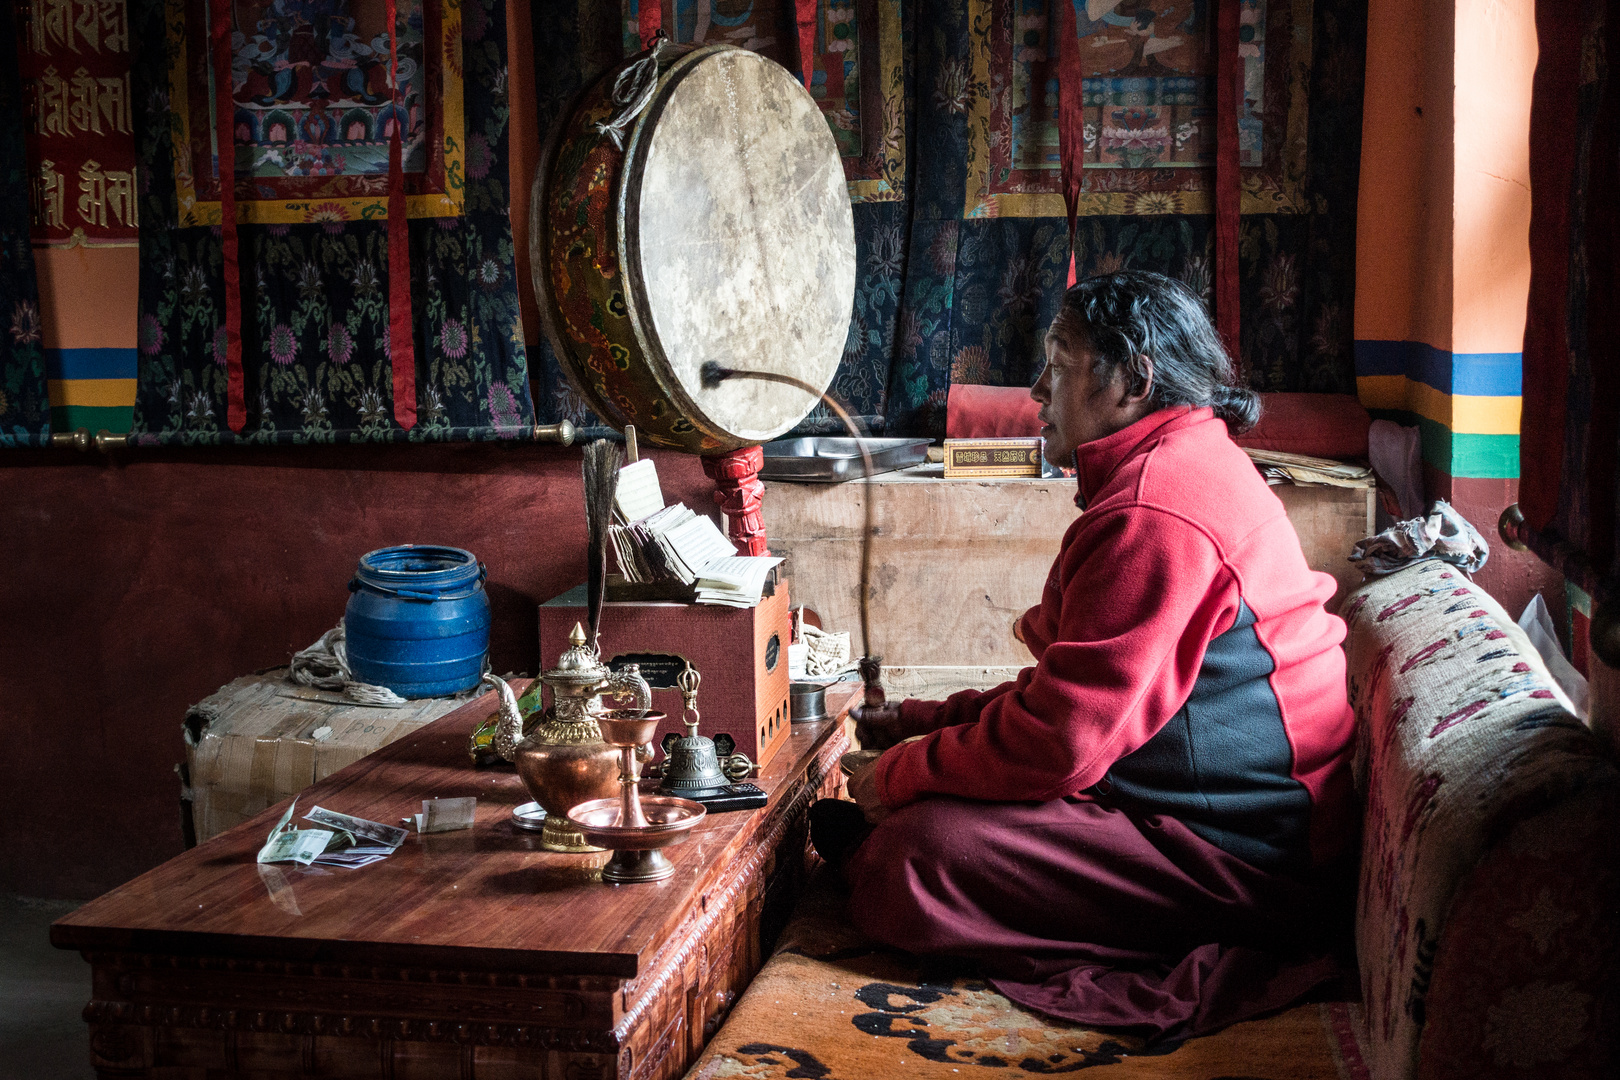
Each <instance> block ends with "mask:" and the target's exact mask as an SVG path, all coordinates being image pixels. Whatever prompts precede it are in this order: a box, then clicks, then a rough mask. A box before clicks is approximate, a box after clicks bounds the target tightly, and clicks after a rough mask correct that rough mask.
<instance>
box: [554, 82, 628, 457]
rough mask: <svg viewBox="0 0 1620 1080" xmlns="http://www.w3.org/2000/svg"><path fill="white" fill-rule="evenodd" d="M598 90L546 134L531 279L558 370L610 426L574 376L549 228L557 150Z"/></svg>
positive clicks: (570, 107) (573, 104) (576, 96)
mask: <svg viewBox="0 0 1620 1080" xmlns="http://www.w3.org/2000/svg"><path fill="white" fill-rule="evenodd" d="M637 59H639V57H632V58H631V61H630V62H634V61H635V60H637ZM619 70H620V68H619V67H617V66H616V67H613V68H609V69H608V70H607V71H606V72H605V73H604V74H603V75H602V78H603V79H606V78H608V77H609V76H610V75H614V74H615V73H617V72H618V71H619ZM598 81H600V80H598ZM595 86H596V83H595V82H590V83H586V84H585V85H584V86H582V87H580V88H579V89H578V90H576V91H574V93H573V96H571V97H570V98H569V99H568V104H567V105H566V106H565V107H564V108H563V109H562V111H561V112H559V113H558V114H557V120H556V122H555V123H553V124H552V125H551V130H550V131H549V132H547V133H546V141H545V144H544V145H542V146H541V148H540V159H539V160H538V161H537V162H536V163H535V169H534V183H533V184H531V185H530V186H529V279H530V282H531V283H532V286H533V288H534V301H535V304H534V306H535V307H536V308H537V309H538V310H539V312H540V328H541V330H542V331H543V332H544V333H545V337H546V344H548V345H550V346H551V351H552V352H553V353H554V354H555V355H556V357H557V366H558V367H559V368H561V369H562V373H563V378H564V379H566V380H567V381H568V385H569V387H571V388H572V389H573V391H574V393H576V394H578V395H579V396H580V398H581V400H583V401H584V402H585V404H586V405H587V406H589V407H590V410H591V411H592V412H593V413H595V414H596V418H597V419H598V420H599V421H600V422H602V423H604V424H610V425H611V423H612V419H611V416H610V413H609V410H607V409H606V408H605V407H604V406H603V403H602V400H601V399H600V398H599V397H597V395H596V390H595V388H594V387H591V386H589V385H587V384H585V383H584V382H583V380H581V379H578V378H576V377H575V376H574V367H575V365H574V363H573V362H572V361H573V352H572V351H571V349H572V346H571V345H570V344H569V342H568V339H567V338H565V337H564V336H563V333H562V312H561V311H560V310H559V309H558V307H557V297H556V293H555V292H554V290H553V289H552V286H551V243H550V240H551V230H550V229H549V228H547V223H548V221H549V220H550V218H549V215H548V213H547V209H546V207H547V203H548V202H549V200H550V194H551V170H552V167H553V166H554V165H555V164H556V163H557V150H558V148H559V147H560V146H561V145H562V138H563V132H565V131H567V130H568V125H569V123H570V122H571V121H572V120H573V118H574V114H575V113H577V112H578V111H579V107H580V105H581V103H583V102H584V100H585V95H586V94H587V93H589V92H590V91H591V90H592V89H593V88H594V87H595Z"/></svg>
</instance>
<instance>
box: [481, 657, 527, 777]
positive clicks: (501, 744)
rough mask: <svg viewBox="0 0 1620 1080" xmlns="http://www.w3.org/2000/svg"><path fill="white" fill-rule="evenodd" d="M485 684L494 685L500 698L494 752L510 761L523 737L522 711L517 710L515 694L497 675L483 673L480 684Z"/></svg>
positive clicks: (515, 754)
mask: <svg viewBox="0 0 1620 1080" xmlns="http://www.w3.org/2000/svg"><path fill="white" fill-rule="evenodd" d="M485 684H487V685H491V686H494V687H495V692H496V693H497V694H499V695H500V698H501V707H500V723H499V724H497V725H496V728H495V739H494V744H495V752H496V753H497V754H499V755H501V759H502V760H504V761H511V760H512V759H513V758H515V757H516V756H517V745H518V742H519V741H520V740H522V738H523V713H522V712H520V711H519V710H518V701H517V695H516V694H515V693H513V692H512V687H511V686H509V685H508V684H507V682H506V680H505V679H503V678H501V677H500V676H499V675H485V676H484V679H483V683H482V684H481V685H485Z"/></svg>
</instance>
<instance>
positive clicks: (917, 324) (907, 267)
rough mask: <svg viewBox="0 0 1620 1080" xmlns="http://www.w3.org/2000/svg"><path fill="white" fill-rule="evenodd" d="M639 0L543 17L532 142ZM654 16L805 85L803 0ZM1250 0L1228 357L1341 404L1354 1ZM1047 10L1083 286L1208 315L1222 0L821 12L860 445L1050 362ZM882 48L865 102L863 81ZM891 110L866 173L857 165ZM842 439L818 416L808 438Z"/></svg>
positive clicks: (1349, 254) (570, 5)
mask: <svg viewBox="0 0 1620 1080" xmlns="http://www.w3.org/2000/svg"><path fill="white" fill-rule="evenodd" d="M642 2H649V3H650V2H654V0H550V2H548V3H545V4H541V5H537V6H536V7H535V9H534V10H535V20H536V21H535V48H536V57H537V62H536V86H537V92H538V94H539V103H540V110H539V111H540V126H541V129H542V130H544V129H545V127H546V125H547V124H548V123H549V122H550V121H551V119H552V118H553V117H555V116H556V115H558V114H559V112H560V111H561V110H562V109H563V108H564V107H565V105H566V102H567V100H568V96H569V94H570V93H571V92H572V91H573V90H575V89H577V88H578V87H579V86H580V85H583V83H585V82H588V81H590V80H591V79H593V78H595V77H597V76H598V75H599V74H600V73H601V72H602V71H603V70H605V69H606V67H607V66H609V65H611V64H612V63H614V62H616V61H617V60H618V59H619V58H620V57H621V56H623V55H625V54H627V53H629V52H634V51H636V50H637V49H639V48H640V40H639V37H638V30H639V26H640V19H639V15H640V9H639V4H640V3H642ZM659 2H660V4H661V6H660V17H661V23H660V25H661V26H662V27H663V28H664V30H665V32H666V33H667V34H669V36H670V37H671V38H673V39H675V40H677V41H705V42H719V41H726V42H731V43H733V44H736V45H739V46H741V47H744V48H750V49H756V50H758V51H760V52H762V53H764V54H765V55H767V56H770V57H771V58H773V59H775V60H777V61H778V62H779V63H781V64H782V65H783V66H784V67H786V68H788V70H789V71H793V72H799V71H801V70H802V69H801V68H800V67H799V65H798V60H799V54H798V39H797V29H798V27H797V25H796V22H795V18H794V17H795V15H796V14H797V10H798V7H799V5H798V3H796V2H795V0H659ZM1240 2H1241V8H1240V11H1239V17H1240V26H1239V42H1238V50H1239V54H1238V59H1239V61H1240V64H1241V71H1242V75H1243V100H1242V102H1241V107H1240V113H1239V116H1238V125H1239V133H1240V154H1239V174H1240V179H1241V183H1242V193H1241V200H1240V201H1241V210H1242V215H1241V220H1240V225H1239V236H1238V255H1239V259H1238V262H1239V274H1238V277H1239V281H1238V292H1239V307H1240V310H1241V312H1242V318H1241V341H1240V344H1241V349H1240V352H1241V355H1242V360H1243V363H1244V367H1245V370H1246V373H1247V375H1248V378H1249V381H1250V383H1251V385H1253V386H1254V387H1255V388H1256V389H1260V390H1268V391H1321V392H1335V393H1345V392H1350V391H1353V390H1354V386H1355V382H1354V368H1353V363H1352V358H1351V322H1352V320H1351V313H1352V311H1353V307H1354V285H1355V281H1354V268H1355V254H1354V253H1355V218H1356V199H1357V194H1358V166H1359V157H1360V132H1361V108H1362V98H1363V74H1364V70H1365V43H1366V17H1367V16H1366V12H1367V4H1366V0H1240ZM1059 3H1070V4H1072V5H1073V9H1074V25H1075V33H1076V35H1077V38H1078V46H1079V52H1080V54H1081V60H1082V79H1081V92H1082V102H1081V104H1082V111H1083V121H1084V125H1083V149H1082V157H1083V164H1084V169H1083V185H1084V186H1083V189H1082V193H1081V199H1080V205H1079V207H1078V210H1079V214H1080V217H1079V221H1078V224H1077V230H1076V233H1077V235H1076V236H1075V238H1074V243H1073V253H1074V256H1075V262H1076V266H1077V270H1078V273H1079V274H1080V276H1082V277H1087V276H1091V275H1093V274H1100V273H1107V272H1110V271H1114V270H1120V269H1126V268H1129V269H1141V270H1153V271H1157V272H1159V273H1163V274H1167V275H1169V276H1171V277H1175V278H1178V279H1180V280H1181V281H1182V282H1184V283H1185V284H1186V285H1187V286H1188V287H1189V288H1190V289H1191V290H1192V291H1193V292H1194V293H1195V294H1196V295H1198V296H1200V297H1202V298H1204V299H1205V300H1206V301H1212V297H1213V264H1214V260H1213V249H1214V229H1213V209H1214V199H1213V185H1214V179H1215V175H1214V174H1215V168H1214V115H1215V101H1214V94H1215V86H1214V72H1215V59H1216V57H1215V54H1214V51H1213V50H1214V27H1213V25H1212V17H1213V12H1214V10H1215V4H1214V3H1212V2H1210V0H1156V2H1155V3H1154V4H1151V5H1150V4H1148V3H1147V2H1146V0H930V2H929V3H926V4H923V3H904V4H899V3H894V2H892V0H816V3H815V21H814V25H813V31H814V33H813V44H814V51H813V53H812V57H811V59H812V62H813V63H812V66H813V71H812V78H811V92H812V94H813V95H814V96H815V97H816V100H817V101H819V102H820V103H821V105H822V109H823V111H824V112H825V113H826V114H827V117H828V122H829V126H830V127H831V128H832V129H833V131H834V138H835V139H837V140H838V143H839V146H840V148H841V150H842V152H843V159H844V165H845V170H846V175H847V176H848V178H849V180H850V193H851V197H852V199H853V200H854V201H855V202H856V206H855V243H856V256H857V260H858V265H857V271H856V284H855V303H854V311H853V312H852V315H851V319H850V328H849V336H848V339H847V342H846V345H845V350H844V355H843V361H842V363H841V364H840V366H839V370H838V374H837V376H836V377H835V378H834V380H833V389H834V391H835V392H836V393H837V394H838V395H839V397H840V398H842V399H843V401H844V403H845V404H846V405H847V406H848V407H849V409H850V412H851V413H853V414H855V415H856V416H857V417H859V418H860V420H861V421H862V422H863V423H865V424H866V425H867V426H868V427H869V428H870V429H872V430H874V431H881V432H883V433H885V434H889V435H906V436H910V435H926V436H931V437H937V436H940V435H942V434H944V430H945V415H946V402H947V400H948V394H949V389H950V386H951V385H952V384H953V383H981V384H991V385H1000V386H1029V385H1030V384H1031V383H1033V382H1034V380H1035V378H1036V377H1037V376H1038V374H1039V372H1040V368H1041V364H1042V363H1043V361H1044V351H1043V346H1042V334H1043V332H1044V330H1045V328H1046V326H1047V325H1048V324H1049V323H1050V321H1051V319H1052V318H1053V316H1054V315H1055V314H1056V312H1057V310H1058V306H1059V305H1060V303H1061V301H1062V297H1063V292H1064V288H1065V285H1066V282H1067V271H1068V266H1069V260H1070V253H1071V244H1070V237H1069V233H1068V228H1067V224H1068V223H1067V220H1066V217H1067V215H1066V212H1065V207H1064V202H1063V196H1062V193H1061V183H1062V180H1061V177H1062V168H1061V166H1062V163H1061V161H1060V160H1059V156H1058V155H1059V147H1058V130H1057V122H1056V121H1057V116H1056V114H1057V109H1058V81H1057V80H1058V55H1059V49H1058V42H1057V41H1056V40H1055V38H1054V37H1053V35H1052V32H1051V31H1052V28H1054V27H1055V26H1056V25H1057V24H1058V15H1059V14H1061V9H1059V8H1058V7H1057V6H1056V5H1057V4H1059ZM604 9H607V10H604ZM874 25H875V26H876V30H875V31H872V30H871V28H872V27H873V26H874ZM895 30H898V31H899V33H894V32H893V31H895ZM873 40H876V42H877V52H878V55H879V57H880V59H881V63H880V64H879V65H878V68H879V71H880V76H879V79H880V81H879V87H880V88H881V91H882V93H881V95H880V97H881V104H880V105H878V106H873V105H872V104H871V103H870V101H869V98H870V95H868V94H867V93H865V92H863V90H864V89H865V88H870V86H871V80H870V78H869V75H868V71H869V68H868V66H867V63H866V62H865V61H866V60H869V59H870V43H871V42H872V41H873ZM863 58H864V59H863ZM891 58H892V59H891ZM840 73H841V75H842V79H843V81H842V82H839V80H838V76H839V75H840ZM891 110H892V111H891ZM879 113H880V114H881V115H882V117H883V121H882V131H881V139H877V140H876V141H877V142H878V143H879V144H880V145H881V148H882V151H881V157H882V166H881V171H880V172H877V173H874V172H867V171H863V170H864V169H865V168H866V163H867V162H869V161H871V160H872V159H871V158H870V156H868V155H867V148H868V147H869V146H871V145H872V142H873V141H874V138H873V136H874V131H875V129H874V128H873V127H872V126H871V124H870V123H869V122H868V121H869V120H870V119H871V118H872V116H873V115H874V114H879ZM872 177H879V178H880V179H881V182H882V184H884V185H885V186H884V187H882V188H881V189H880V188H879V187H878V182H879V181H878V180H874V179H872ZM868 185H870V186H868ZM539 377H540V380H541V382H540V385H539V387H538V389H539V398H540V400H541V402H542V410H543V413H544V414H545V417H546V418H547V419H559V418H562V417H565V416H566V417H568V418H569V419H573V420H575V421H576V422H581V421H583V422H585V423H590V422H591V418H590V417H589V416H588V415H585V414H584V413H583V412H582V411H581V410H582V406H581V405H580V403H579V402H578V401H577V399H574V398H572V397H571V396H570V393H569V391H568V389H567V387H566V385H565V383H564V381H563V379H562V376H561V374H560V371H559V370H558V369H557V367H556V364H555V361H554V360H552V359H550V358H547V360H546V363H545V364H544V365H543V370H542V372H541V374H540V376H539ZM835 425H836V421H835V420H833V419H832V418H830V417H828V416H826V415H823V414H822V413H821V412H820V411H819V410H818V412H817V413H815V414H812V416H811V417H810V418H809V419H808V420H807V421H806V422H805V424H803V425H801V427H800V429H799V431H800V432H801V433H810V432H813V431H826V430H836V427H835Z"/></svg>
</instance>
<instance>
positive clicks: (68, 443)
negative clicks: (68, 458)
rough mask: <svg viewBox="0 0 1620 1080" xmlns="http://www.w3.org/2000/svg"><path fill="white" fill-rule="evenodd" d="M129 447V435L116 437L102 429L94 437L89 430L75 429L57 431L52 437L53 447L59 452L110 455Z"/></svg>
mask: <svg viewBox="0 0 1620 1080" xmlns="http://www.w3.org/2000/svg"><path fill="white" fill-rule="evenodd" d="M128 445H129V436H128V435H127V434H122V435H115V434H113V433H112V432H110V431H108V430H107V429H106V428H102V429H101V430H100V431H98V432H96V433H95V434H94V435H92V434H90V429H89V428H75V429H74V430H72V431H57V432H53V433H52V435H51V446H52V447H54V448H56V449H59V450H79V451H81V452H82V451H88V450H100V451H101V452H102V453H104V454H105V453H109V452H111V451H113V450H122V449H123V448H124V447H126V446H128Z"/></svg>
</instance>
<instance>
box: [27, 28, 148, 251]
mask: <svg viewBox="0 0 1620 1080" xmlns="http://www.w3.org/2000/svg"><path fill="white" fill-rule="evenodd" d="M17 12H18V15H19V16H20V19H19V24H20V25H19V27H18V30H19V38H20V40H19V45H20V48H19V49H18V51H17V52H18V60H19V63H20V66H21V69H22V78H23V85H24V86H25V87H26V95H27V98H28V104H27V115H28V117H29V123H28V135H27V144H28V160H29V163H30V165H29V172H30V176H29V211H30V217H31V225H32V228H31V234H32V237H33V243H34V244H35V245H36V246H40V247H75V246H85V247H134V246H135V244H136V240H137V237H138V235H139V231H140V200H139V199H138V198H137V197H136V193H137V191H138V189H139V185H140V173H139V170H138V169H137V167H136V164H135V138H134V134H133V128H132V124H131V111H132V107H133V102H132V100H131V97H130V84H129V54H130V37H129V11H128V6H127V0H30V2H28V3H27V4H19V5H17Z"/></svg>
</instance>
